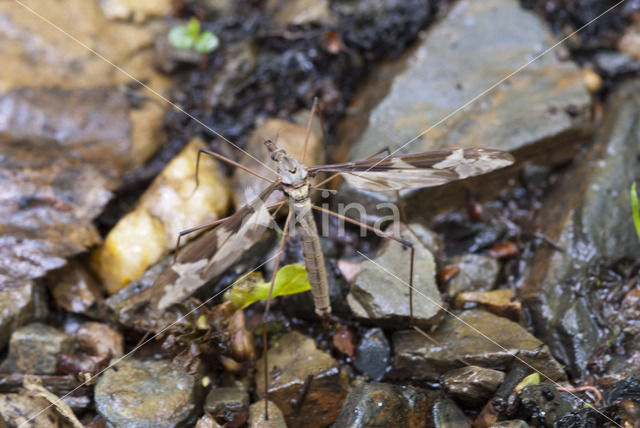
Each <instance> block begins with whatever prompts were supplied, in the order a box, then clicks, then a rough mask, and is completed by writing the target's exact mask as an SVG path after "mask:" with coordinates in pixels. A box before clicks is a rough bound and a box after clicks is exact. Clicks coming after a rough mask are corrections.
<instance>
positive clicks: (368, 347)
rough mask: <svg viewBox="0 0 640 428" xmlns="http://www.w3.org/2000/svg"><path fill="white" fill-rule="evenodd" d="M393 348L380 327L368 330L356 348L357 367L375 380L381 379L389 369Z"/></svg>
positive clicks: (355, 363)
mask: <svg viewBox="0 0 640 428" xmlns="http://www.w3.org/2000/svg"><path fill="white" fill-rule="evenodd" d="M390 354H391V348H390V346H389V341H388V340H387V338H386V337H385V335H384V332H383V331H382V329H380V328H372V329H371V330H368V331H367V332H366V333H365V334H364V336H362V340H360V343H359V344H358V347H357V348H356V358H355V362H354V365H355V367H356V369H358V370H360V371H361V372H362V373H364V374H366V375H367V376H369V377H370V378H371V379H373V380H376V381H378V380H380V379H382V377H383V376H384V373H385V371H386V370H387V364H389V357H390Z"/></svg>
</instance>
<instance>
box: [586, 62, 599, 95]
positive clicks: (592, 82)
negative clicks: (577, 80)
mask: <svg viewBox="0 0 640 428" xmlns="http://www.w3.org/2000/svg"><path fill="white" fill-rule="evenodd" d="M582 79H583V80H584V86H586V87H587V89H588V90H589V92H591V93H592V94H593V93H596V92H598V91H599V90H600V89H602V77H600V75H599V74H598V73H596V72H595V71H593V70H589V69H587V68H585V69H583V70H582Z"/></svg>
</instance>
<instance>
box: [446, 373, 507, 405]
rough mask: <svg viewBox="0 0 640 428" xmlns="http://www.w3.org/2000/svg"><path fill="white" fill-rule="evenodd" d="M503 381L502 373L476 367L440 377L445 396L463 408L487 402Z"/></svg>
mask: <svg viewBox="0 0 640 428" xmlns="http://www.w3.org/2000/svg"><path fill="white" fill-rule="evenodd" d="M503 380H504V373H503V372H501V371H498V370H492V369H487V368H484V367H478V366H466V367H462V368H459V369H454V370H451V371H449V372H447V373H445V374H444V375H443V376H442V383H443V384H444V390H445V391H447V394H448V395H449V396H450V397H451V398H453V399H455V400H456V401H458V402H459V403H462V404H464V405H465V406H470V407H478V406H482V405H483V404H484V403H486V402H487V400H488V399H489V398H491V396H492V395H493V393H494V392H496V390H497V389H498V386H500V384H501V383H502V381H503Z"/></svg>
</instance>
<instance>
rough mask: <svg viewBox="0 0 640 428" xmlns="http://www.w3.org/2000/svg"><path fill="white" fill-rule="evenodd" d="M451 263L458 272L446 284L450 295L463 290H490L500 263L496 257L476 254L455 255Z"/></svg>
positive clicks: (453, 295) (452, 295)
mask: <svg viewBox="0 0 640 428" xmlns="http://www.w3.org/2000/svg"><path fill="white" fill-rule="evenodd" d="M451 264H452V265H457V266H458V268H459V272H458V274H457V275H456V276H454V277H453V278H452V279H451V280H450V281H449V282H448V283H447V286H446V291H447V294H448V295H449V296H451V297H455V296H456V295H457V294H458V293H460V292H463V291H488V290H491V289H492V288H493V287H494V286H495V283H496V279H497V278H498V272H499V271H500V264H499V263H498V261H497V260H496V259H494V258H493V257H487V256H481V255H477V254H465V255H462V256H458V257H455V258H453V259H452V260H451Z"/></svg>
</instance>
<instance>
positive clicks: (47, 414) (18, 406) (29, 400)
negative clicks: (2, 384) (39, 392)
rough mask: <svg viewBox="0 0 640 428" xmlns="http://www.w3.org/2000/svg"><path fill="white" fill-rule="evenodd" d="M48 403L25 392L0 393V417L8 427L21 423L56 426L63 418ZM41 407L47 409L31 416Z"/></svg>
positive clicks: (29, 425)
mask: <svg viewBox="0 0 640 428" xmlns="http://www.w3.org/2000/svg"><path fill="white" fill-rule="evenodd" d="M49 404H50V403H49V402H48V401H47V400H45V399H44V398H41V397H30V396H28V395H27V394H0V418H3V419H5V420H6V423H7V424H8V426H10V427H16V426H20V425H22V426H25V427H43V428H58V427H60V426H61V424H62V423H63V419H62V418H61V417H60V416H58V413H57V412H56V411H55V410H54V409H53V408H51V407H49ZM47 407H49V408H47ZM42 409H47V410H45V411H43V412H42V413H40V414H39V415H37V416H35V417H33V416H31V415H35V414H36V413H38V412H40V411H41V410H42ZM31 417H33V419H31ZM0 425H2V422H0Z"/></svg>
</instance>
